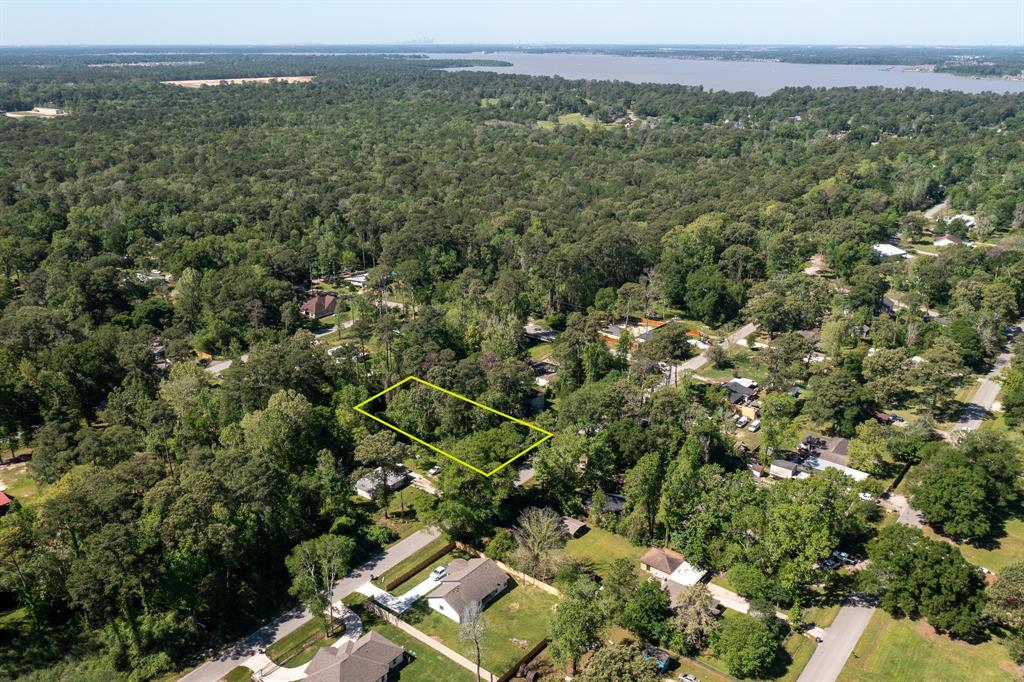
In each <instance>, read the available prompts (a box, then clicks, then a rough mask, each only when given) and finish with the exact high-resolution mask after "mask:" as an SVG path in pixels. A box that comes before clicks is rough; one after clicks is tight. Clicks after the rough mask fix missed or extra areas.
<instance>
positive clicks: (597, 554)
mask: <svg viewBox="0 0 1024 682" xmlns="http://www.w3.org/2000/svg"><path fill="white" fill-rule="evenodd" d="M646 551H647V548H646V547H636V546H634V545H633V544H632V543H631V542H630V541H629V540H627V539H626V538H624V537H622V536H621V535H616V534H615V533H609V532H608V531H606V530H602V529H601V528H594V527H591V528H590V530H589V531H587V532H586V533H585V534H584V535H583V536H582V537H579V538H576V539H573V540H569V541H568V542H567V543H565V554H566V556H568V557H571V558H573V559H584V560H587V561H589V562H590V563H591V564H592V565H593V568H594V571H595V572H596V573H597V574H598V575H600V576H601V577H602V578H603V577H605V576H606V575H607V573H608V570H609V568H611V563H612V561H614V560H615V559H619V558H622V557H625V558H627V559H631V560H633V561H634V562H638V561H639V559H640V557H641V556H643V553H644V552H646ZM637 570H638V571H639V570H640V564H639V563H637Z"/></svg>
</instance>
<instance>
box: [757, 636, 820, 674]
mask: <svg viewBox="0 0 1024 682" xmlns="http://www.w3.org/2000/svg"><path fill="white" fill-rule="evenodd" d="M782 647H783V648H784V649H785V650H786V653H788V654H789V658H790V662H789V665H788V666H787V667H786V671H785V673H783V674H782V676H780V677H773V678H769V679H775V680H779V681H780V682H796V679H797V678H798V677H800V673H802V672H803V670H804V668H805V667H806V666H807V661H809V660H811V656H813V655H814V650H815V649H816V648H817V647H818V645H817V644H815V643H814V640H813V639H811V638H810V637H804V636H803V635H797V634H791V635H790V636H789V638H788V639H787V640H786V642H785V644H783V645H782Z"/></svg>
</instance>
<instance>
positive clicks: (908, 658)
mask: <svg viewBox="0 0 1024 682" xmlns="http://www.w3.org/2000/svg"><path fill="white" fill-rule="evenodd" d="M1016 668H1017V666H1015V665H1014V664H1013V662H1012V661H1010V659H1009V657H1008V656H1007V654H1006V648H1005V647H1003V645H1002V644H1001V643H1000V642H999V641H997V640H992V641H988V642H985V643H983V644H978V645H973V644H967V643H965V642H960V641H957V640H952V639H949V638H948V637H945V636H943V635H939V634H936V633H935V631H934V630H933V629H932V628H931V626H929V625H928V624H927V623H925V622H924V621H918V622H914V621H910V620H906V619H901V620H895V619H894V618H892V616H890V615H889V614H887V613H885V612H884V611H882V610H881V609H878V610H877V611H876V612H875V615H874V616H872V618H871V622H870V623H869V624H868V627H867V629H866V630H865V631H864V634H863V635H861V638H860V641H859V642H857V646H856V648H855V649H854V652H853V655H852V656H851V657H850V658H849V659H848V660H847V662H846V667H845V668H844V669H843V672H842V674H841V675H840V676H839V682H889V681H890V680H903V681H905V682H917V681H920V682H927V681H930V680H971V681H972V682H990V681H995V680H1007V681H1009V680H1013V679H1016V678H1015V669H1016Z"/></svg>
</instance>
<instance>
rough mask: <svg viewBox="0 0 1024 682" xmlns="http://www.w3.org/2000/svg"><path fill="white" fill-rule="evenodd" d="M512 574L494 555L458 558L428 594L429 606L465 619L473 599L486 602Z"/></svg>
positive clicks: (500, 589)
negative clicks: (496, 561)
mask: <svg viewBox="0 0 1024 682" xmlns="http://www.w3.org/2000/svg"><path fill="white" fill-rule="evenodd" d="M508 581H509V578H508V575H507V574H506V573H505V571H503V570H501V569H500V568H498V564H496V563H494V562H493V561H491V560H490V559H485V558H483V557H479V558H476V559H469V560H467V559H455V560H453V561H452V562H451V563H450V564H448V572H447V574H446V575H445V576H444V577H443V578H441V584H440V586H438V588H437V589H436V590H434V591H433V592H431V593H430V596H429V597H427V606H429V607H430V608H432V609H434V610H435V611H437V612H439V613H442V614H444V615H445V616H447V617H448V618H451V619H452V620H454V621H455V622H456V623H461V622H462V614H463V613H464V612H465V610H466V607H467V606H469V605H470V604H472V603H473V602H480V604H481V605H484V606H486V605H487V604H488V603H489V602H490V601H491V600H493V599H494V598H495V597H497V596H498V595H499V594H500V593H501V592H502V590H504V589H505V587H506V586H507V585H508Z"/></svg>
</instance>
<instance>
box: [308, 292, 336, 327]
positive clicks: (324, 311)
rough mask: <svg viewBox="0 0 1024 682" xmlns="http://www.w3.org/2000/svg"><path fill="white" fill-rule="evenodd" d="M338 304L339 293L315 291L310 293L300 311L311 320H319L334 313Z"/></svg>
mask: <svg viewBox="0 0 1024 682" xmlns="http://www.w3.org/2000/svg"><path fill="white" fill-rule="evenodd" d="M337 304H338V295H337V294H332V293H331V292H329V291H313V292H311V293H310V296H309V298H307V299H306V300H305V301H304V302H303V304H302V306H301V308H300V311H301V312H302V314H303V315H305V316H306V317H308V318H309V319H311V320H319V319H320V318H323V317H327V316H328V315H333V314H334V308H335V306H337Z"/></svg>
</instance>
